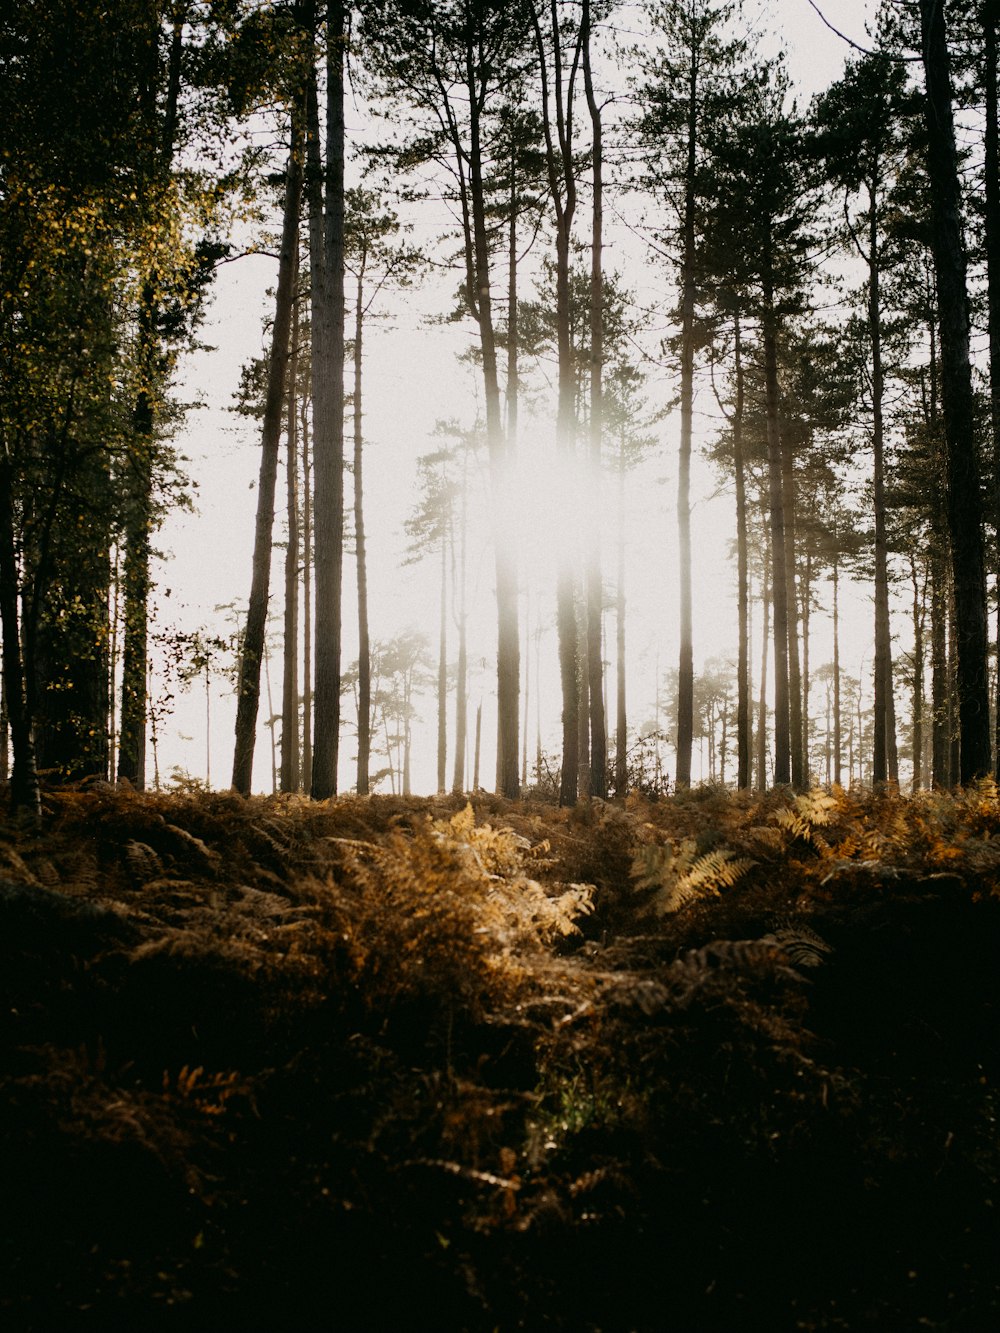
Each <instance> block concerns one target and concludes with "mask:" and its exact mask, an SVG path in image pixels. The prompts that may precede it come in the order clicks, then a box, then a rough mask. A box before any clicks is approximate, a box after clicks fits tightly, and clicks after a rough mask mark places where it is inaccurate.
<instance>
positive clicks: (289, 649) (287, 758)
mask: <svg viewBox="0 0 1000 1333" xmlns="http://www.w3.org/2000/svg"><path fill="white" fill-rule="evenodd" d="M295 258H296V262H295V270H296V272H295V282H296V285H297V278H298V246H297V245H296V256H295ZM291 340H292V346H291V353H290V356H289V366H288V393H287V395H286V397H287V405H288V406H287V411H286V414H285V450H286V467H285V501H286V512H287V516H288V517H287V521H288V545H287V546H286V548H285V618H284V653H283V657H282V675H281V790H282V791H284V792H292V791H298V789H299V484H298V480H299V460H298V452H299V437H298V421H299V413H298V361H299V302H298V294H297V292H296V294H295V295H294V296H293V299H292V323H291Z"/></svg>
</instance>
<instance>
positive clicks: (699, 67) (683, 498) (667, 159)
mask: <svg viewBox="0 0 1000 1333" xmlns="http://www.w3.org/2000/svg"><path fill="white" fill-rule="evenodd" d="M732 16H733V9H732V6H731V5H729V4H726V3H717V0H666V3H659V4H656V5H655V6H654V7H653V11H652V18H653V25H654V30H655V31H656V32H657V33H658V34H659V35H661V36H662V39H663V41H664V43H665V47H664V50H663V51H662V53H660V54H659V55H658V56H657V57H656V59H655V60H654V62H653V64H652V67H651V69H650V70H649V74H650V76H651V82H650V83H649V84H648V85H647V87H646V89H645V100H646V101H647V103H648V104H649V106H648V110H647V111H646V114H645V116H644V118H643V122H642V134H643V140H644V143H645V145H646V147H647V149H648V150H650V151H651V154H652V161H651V172H650V174H651V176H652V179H653V183H654V187H655V188H656V190H657V192H658V193H665V194H666V195H667V196H668V198H669V202H670V204H671V206H672V207H673V208H674V209H675V210H676V217H677V223H676V225H675V226H674V227H673V228H672V229H671V232H669V233H668V244H671V245H675V246H676V249H677V262H678V284H679V288H680V292H679V295H680V303H679V305H680V308H679V316H680V331H679V334H678V338H677V345H678V357H679V362H680V447H679V451H678V468H677V528H678V544H679V577H680V662H679V666H678V708H677V774H676V778H677V784H678V786H681V787H686V786H688V785H690V782H691V747H692V740H693V735H694V640H693V626H692V609H691V438H692V417H693V410H694V366H695V349H696V342H697V332H696V327H695V322H696V310H697V305H698V299H699V287H700V285H701V282H702V261H701V254H700V247H701V235H700V234H699V226H698V218H699V213H700V211H701V210H700V202H701V201H700V199H699V190H700V187H701V185H702V172H701V167H702V159H703V157H704V153H705V147H704V139H705V130H706V124H707V123H708V122H709V121H710V120H712V119H718V118H719V117H720V116H723V115H725V114H726V108H727V103H728V101H729V96H730V95H729V90H728V89H729V85H730V83H731V81H732V78H733V67H734V64H735V61H736V59H737V57H738V55H739V54H740V53H741V51H742V47H741V46H740V45H737V44H733V43H731V42H727V41H726V40H725V39H724V37H723V35H722V34H723V32H724V29H725V28H726V26H727V24H728V23H729V22H730V20H731V19H732Z"/></svg>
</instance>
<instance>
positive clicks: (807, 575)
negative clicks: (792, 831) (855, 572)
mask: <svg viewBox="0 0 1000 1333" xmlns="http://www.w3.org/2000/svg"><path fill="white" fill-rule="evenodd" d="M801 594H802V598H801V601H802V769H803V773H804V775H805V785H806V786H808V784H809V781H810V773H809V731H810V727H809V687H810V681H809V621H810V610H811V606H812V552H811V551H810V552H807V553H806V567H805V572H804V574H803V576H802V587H801Z"/></svg>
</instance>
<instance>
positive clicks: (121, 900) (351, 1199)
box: [0, 784, 1000, 1333]
mask: <svg viewBox="0 0 1000 1333" xmlns="http://www.w3.org/2000/svg"><path fill="white" fill-rule="evenodd" d="M998 886H1000V804H998V800H997V792H996V790H995V788H994V787H993V786H992V784H984V785H982V786H980V787H977V788H975V789H973V790H969V791H967V792H965V793H963V794H960V795H958V796H946V795H941V794H934V795H924V796H919V797H902V796H900V795H899V794H898V793H894V792H886V793H880V794H877V795H872V794H870V793H864V792H854V791H852V792H844V791H841V790H839V789H834V790H833V791H832V792H821V791H813V792H810V793H806V794H803V795H799V796H794V795H792V794H790V793H788V792H776V793H773V794H771V795H769V796H768V797H766V798H764V799H752V798H750V797H746V796H732V795H729V794H726V793H725V792H722V791H719V790H708V791H699V792H692V793H686V794H685V795H684V796H683V797H679V798H676V799H672V800H659V801H655V802H653V801H645V800H642V799H630V800H629V801H627V802H626V803H625V804H624V805H618V804H614V805H612V804H606V803H601V802H597V801H594V802H591V803H589V804H587V805H585V806H581V807H579V808H577V809H575V810H572V811H565V810H559V809H556V808H554V807H552V806H547V805H542V804H538V805H533V804H531V803H522V804H517V805H512V804H509V803H505V802H503V801H501V800H499V799H498V798H492V797H482V798H477V799H475V800H474V801H472V802H471V803H467V802H465V801H464V800H453V799H450V798H439V799H432V800H402V799H397V798H372V799H370V800H357V799H351V798H345V799H343V800H339V801H334V802H329V803H323V804H313V803H310V802H308V801H305V800H303V799H300V798H288V797H281V798H273V799H253V800H249V801H245V800H242V799H240V798H238V797H235V796H233V795H221V794H220V795H211V794H204V793H202V794H198V793H191V794H189V795H185V796H170V797H168V796H154V795H149V796H140V795H136V794H132V793H119V792H114V791H112V790H94V789H90V790H87V789H80V790H76V789H64V790H57V791H51V792H48V793H47V794H46V801H45V816H44V821H43V826H42V828H41V829H40V830H30V829H25V828H23V827H19V826H15V825H13V824H10V825H0V954H2V958H0V964H2V971H0V987H2V989H3V995H2V1005H0V1028H2V1036H3V1063H2V1066H0V1173H2V1174H0V1178H2V1181H3V1188H4V1198H5V1200H6V1226H5V1227H4V1229H3V1233H2V1236H0V1309H2V1314H3V1319H4V1326H5V1327H6V1328H10V1329H25V1330H28V1329H37V1330H43V1329H45V1330H47V1329H59V1330H73V1329H77V1328H79V1329H85V1328H100V1329H102V1330H107V1329H117V1328H122V1329H126V1328H129V1329H131V1328H135V1327H143V1328H150V1329H156V1328H164V1329H177V1330H185V1331H187V1330H196V1329H197V1330H200V1329H208V1328H210V1327H214V1326H216V1324H218V1323H219V1322H221V1321H225V1322H226V1323H227V1324H229V1325H231V1326H234V1327H239V1328H241V1329H245V1330H253V1329H259V1330H273V1329H276V1328H285V1327H288V1328H295V1329H297V1330H308V1329H314V1328H315V1329H328V1328H337V1329H355V1328H357V1329H369V1328H371V1329H383V1328H392V1329H400V1330H403V1329H417V1328H433V1329H437V1330H452V1329H454V1330H461V1329H469V1330H480V1329H482V1330H487V1329H489V1330H493V1329H505V1330H506V1329H517V1328H530V1329H535V1328H539V1329H543V1328H549V1329H559V1330H567V1333H568V1331H571V1330H572V1331H574V1333H575V1331H576V1330H582V1329H589V1330H607V1331H609V1333H610V1331H611V1330H619V1329H620V1330H626V1329H629V1330H658V1331H659V1330H677V1331H678V1333H692V1331H693V1330H698V1331H699V1333H701V1331H702V1330H706V1331H709V1330H715V1329H718V1330H720V1331H721V1330H727V1333H729V1331H730V1330H732V1331H734V1333H735V1331H736V1330H741V1329H744V1330H747V1331H748V1333H753V1331H755V1330H761V1329H767V1330H768V1331H769V1333H781V1330H785V1329H788V1330H795V1329H854V1328H857V1329H872V1330H879V1333H882V1330H889V1329H900V1330H902V1329H913V1328H917V1327H923V1328H932V1329H949V1330H951V1329H955V1330H958V1329H962V1330H969V1331H970V1333H976V1331H977V1330H983V1333H985V1330H987V1329H992V1328H994V1327H996V1326H998V1324H1000V1279H998V1275H997V1269H996V1265H995V1254H996V1245H997V1241H998V1240H1000V1235H998V1230H1000V1229H998V1226H997V1223H996V1219H995V1213H996V1207H995V1205H996V1204H997V1203H998V1199H997V1191H998V1188H1000V1184H998V1182H1000V1142H998V1137H997V1123H996V1114H997V1104H996V1091H995V1089H996V1086H997V1081H998V1079H1000V1035H998V1033H1000V1025H998V1021H997V1020H998V1008H1000V993H998V992H1000V982H998V976H1000V973H998V969H997V965H996V960H997V955H998V949H1000V891H998Z"/></svg>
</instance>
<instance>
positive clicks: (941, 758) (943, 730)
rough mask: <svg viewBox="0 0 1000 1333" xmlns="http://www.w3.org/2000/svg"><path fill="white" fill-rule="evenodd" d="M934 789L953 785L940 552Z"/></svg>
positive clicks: (934, 634)
mask: <svg viewBox="0 0 1000 1333" xmlns="http://www.w3.org/2000/svg"><path fill="white" fill-rule="evenodd" d="M931 562H932V563H931V785H932V786H933V787H934V789H935V790H937V791H941V790H943V789H944V788H946V787H948V786H950V785H951V774H950V772H949V758H948V753H949V745H950V739H949V735H948V727H949V716H948V685H949V681H948V642H947V629H946V625H947V603H948V591H947V584H948V580H947V574H946V572H945V561H944V559H943V558H942V556H941V553H940V551H939V550H933V551H932V555H931Z"/></svg>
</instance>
